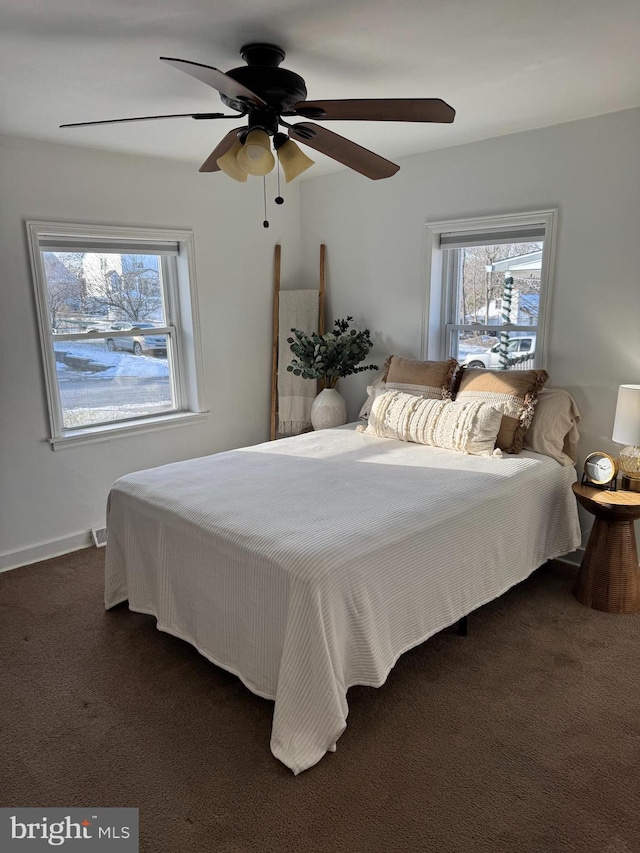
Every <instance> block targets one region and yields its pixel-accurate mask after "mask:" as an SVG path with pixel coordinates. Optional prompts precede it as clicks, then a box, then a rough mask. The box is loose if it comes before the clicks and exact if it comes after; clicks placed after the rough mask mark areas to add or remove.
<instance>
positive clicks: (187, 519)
mask: <svg viewBox="0 0 640 853" xmlns="http://www.w3.org/2000/svg"><path fill="white" fill-rule="evenodd" d="M575 478H576V472H575V469H574V468H573V467H571V466H570V465H568V466H562V465H560V464H558V462H557V461H555V460H554V459H551V458H549V457H548V456H545V455H541V454H539V453H535V452H532V451H528V450H523V451H522V453H520V454H518V455H514V456H508V455H504V456H503V457H502V458H493V457H489V458H487V457H481V456H469V455H465V454H463V453H457V452H454V451H452V450H447V449H441V448H439V447H428V446H423V445H420V444H414V443H410V442H405V441H390V440H388V439H386V438H378V437H375V436H371V435H367V434H362V433H361V432H359V431H358V430H357V428H356V425H355V424H348V425H346V426H344V427H339V428H335V429H326V430H322V431H320V432H312V433H307V434H305V435H301V436H296V437H292V438H286V439H283V440H280V441H277V442H269V443H265V444H259V445H256V446H253V447H245V448H242V449H238V450H232V451H228V452H223V453H219V454H215V455H213V456H208V457H204V458H199V459H193V460H190V461H185V462H179V463H174V464H169V465H164V466H161V467H158V468H154V469H150V470H147V471H141V472H137V473H134V474H130V475H127V476H124V477H122V478H121V479H119V480H118V481H116V483H115V484H114V486H113V488H112V490H111V493H110V496H109V513H108V530H109V538H108V545H107V551H106V578H105V605H106V607H107V608H111V607H113V606H115V605H116V604H118V603H120V602H123V601H125V600H128V602H129V607H130V608H131V610H134V611H137V612H141V613H147V614H151V615H153V616H155V617H156V619H157V627H158V628H159V629H160V630H162V631H167V632H168V633H170V634H173V635H175V636H176V637H180V638H182V639H183V640H186V641H187V642H189V643H191V644H192V645H193V646H195V648H196V649H198V651H199V652H201V653H202V654H203V655H204V656H205V657H206V658H208V659H209V660H210V661H212V662H213V663H215V664H217V665H218V666H221V667H223V668H224V669H226V670H228V671H230V672H232V673H235V675H237V676H238V677H239V678H240V679H241V680H242V681H243V682H244V684H245V685H246V686H247V687H248V688H249V690H251V691H253V692H254V693H256V694H258V695H259V696H263V697H266V698H268V699H271V700H273V701H274V703H275V704H274V715H273V728H272V735H271V750H272V752H273V754H274V756H275V757H276V758H278V759H279V760H280V761H282V762H283V763H284V764H285V765H286V766H287V767H289V768H290V769H291V770H292V771H293V772H294V773H296V774H297V773H300V772H301V771H303V770H305V769H307V768H309V767H311V766H313V765H314V764H316V763H317V762H318V761H319V760H320V759H321V758H322V757H323V756H324V755H325V753H327V752H328V751H333V750H335V749H336V743H337V741H338V739H339V737H340V735H341V734H342V733H343V731H344V729H345V727H346V720H347V713H348V705H347V690H348V689H349V687H351V686H353V685H356V684H358V685H369V686H372V687H380V686H381V685H382V684H383V683H384V682H385V680H386V678H387V676H388V674H389V672H390V670H391V669H392V668H393V666H394V664H395V662H396V661H397V659H398V658H399V657H400V655H401V654H402V653H403V652H405V651H406V650H408V649H410V648H412V647H414V646H416V645H417V644H419V643H422V642H423V641H425V640H426V639H427V638H428V637H430V636H432V635H433V634H435V633H437V632H438V631H440V630H442V629H444V628H445V627H447V626H449V625H452V624H454V623H456V622H457V621H458V620H460V619H461V618H462V617H464V616H465V615H467V614H468V613H470V612H471V611H473V610H474V609H476V608H477V607H479V606H481V605H482V604H485V603H486V602H488V601H490V600H492V599H494V598H496V597H498V596H499V595H501V594H502V593H504V592H505V591H506V590H507V589H509V588H510V587H512V586H513V585H514V584H517V583H518V582H520V581H522V580H523V579H524V578H526V577H527V576H528V575H529V574H531V572H533V571H534V570H535V569H536V568H538V567H539V566H541V565H542V564H543V563H545V562H546V561H547V560H549V559H552V558H555V557H558V556H561V555H563V554H566V553H568V552H570V551H573V550H574V549H575V548H576V547H577V546H578V545H579V543H580V529H579V525H578V515H577V510H576V504H575V499H574V497H573V494H572V491H571V483H572V482H573V481H574V480H575Z"/></svg>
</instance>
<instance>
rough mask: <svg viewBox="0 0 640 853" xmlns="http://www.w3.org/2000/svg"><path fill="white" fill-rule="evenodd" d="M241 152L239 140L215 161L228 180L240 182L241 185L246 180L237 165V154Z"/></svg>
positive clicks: (243, 171)
mask: <svg viewBox="0 0 640 853" xmlns="http://www.w3.org/2000/svg"><path fill="white" fill-rule="evenodd" d="M240 151H242V143H241V142H240V140H239V139H236V141H235V142H234V143H233V145H232V146H231V148H229V150H228V151H227V152H226V153H225V154H223V155H222V157H219V158H218V159H217V160H216V163H217V164H218V166H219V168H220V171H222V172H224V173H225V175H228V176H229V177H230V178H233V179H234V181H242V182H243V183H245V182H246V180H247V173H246V172H245V170H244V169H243V168H242V167H241V166H240V164H239V163H238V154H239V152H240Z"/></svg>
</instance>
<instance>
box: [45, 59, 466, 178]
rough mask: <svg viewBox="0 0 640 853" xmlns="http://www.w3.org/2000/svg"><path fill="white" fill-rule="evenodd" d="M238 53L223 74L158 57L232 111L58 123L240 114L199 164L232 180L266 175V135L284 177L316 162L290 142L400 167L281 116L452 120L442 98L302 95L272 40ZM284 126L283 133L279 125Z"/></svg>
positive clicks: (388, 171)
mask: <svg viewBox="0 0 640 853" xmlns="http://www.w3.org/2000/svg"><path fill="white" fill-rule="evenodd" d="M240 55H241V57H242V59H243V60H244V61H245V62H246V65H243V66H240V67H239V68H233V69H231V70H230V71H227V72H226V73H224V72H222V71H219V70H218V69H217V68H213V67H211V66H209V65H202V64H200V63H198V62H189V61H187V60H185V59H173V58H171V57H168V56H161V57H160V59H161V60H162V61H163V62H166V63H168V64H169V65H172V66H173V67H174V68H177V69H178V70H180V71H184V72H185V73H187V74H190V75H191V76H192V77H195V78H196V79H198V80H201V81H202V82H203V83H206V84H207V85H208V86H211V87H213V88H214V89H217V90H218V92H219V93H220V97H221V99H222V101H223V103H225V104H226V105H227V106H228V107H230V108H231V109H232V110H234V111H235V113H233V114H230V115H229V114H224V113H180V114H175V115H162V116H139V117H135V118H120V119H108V120H106V121H85V122H76V123H74V124H63V125H60V127H87V126H89V125H98V124H117V123H120V122H127V121H151V120H153V119H165V118H194V119H198V120H209V119H227V118H238V115H237V114H239V115H240V116H245V117H246V119H247V123H246V124H245V125H243V126H241V127H236V128H234V129H233V130H230V131H229V132H228V133H227V134H226V135H225V136H224V137H223V138H222V140H221V141H220V142H219V143H218V145H217V146H216V147H215V148H214V150H213V151H212V152H211V154H210V155H209V157H208V158H207V159H206V161H205V162H204V163H203V164H202V166H201V167H200V171H201V172H217V171H223V172H225V173H226V174H228V175H229V176H230V177H233V178H235V179H236V180H240V181H246V179H247V175H248V174H249V175H265V174H266V173H267V172H269V171H271V169H272V168H273V166H274V163H275V160H274V158H273V155H272V154H271V142H270V137H273V146H274V148H275V150H276V152H277V154H278V158H279V160H280V164H281V166H282V167H283V171H284V173H285V178H286V180H287V181H289V180H291V179H292V178H294V177H296V176H297V175H298V174H300V173H301V172H302V171H304V170H305V169H306V168H308V167H309V166H310V165H312V163H313V161H312V160H310V159H309V158H308V157H306V155H304V154H303V153H302V152H301V151H300V149H298V147H297V145H295V144H294V142H293V141H294V140H295V141H297V142H301V143H302V144H303V145H306V146H308V147H309V148H313V149H315V150H316V151H319V152H321V153H322V154H325V155H327V156H328V157H331V158H332V159H333V160H337V161H338V162H339V163H342V164H343V165H344V166H348V167H349V168H350V169H354V170H355V171H356V172H360V174H362V175H365V176H366V177H367V178H371V179H372V180H378V179H380V178H388V177H391V175H394V174H395V173H396V172H397V171H398V169H399V168H400V167H399V166H398V165H397V164H396V163H392V162H390V161H389V160H385V159H384V157H380V156H379V155H378V154H374V153H373V151H369V150H368V149H367V148H363V147H362V146H361V145H357V144H356V143H355V142H351V141H350V140H348V139H345V137H343V136H339V135H338V134H337V133H334V132H333V131H331V130H327V129H326V128H325V127H322V126H321V125H319V124H315V123H312V122H310V121H301V122H297V123H296V124H289V123H288V122H287V121H285V117H286V118H289V117H290V116H291V117H294V118H295V117H299V118H303V119H312V120H313V122H316V121H325V120H326V121H339V120H349V121H412V122H452V121H453V119H454V116H455V110H454V109H453V108H452V107H450V106H449V105H448V104H446V103H445V102H444V101H442V100H440V99H439V98H383V99H363V100H358V99H356V100H327V101H307V100H305V99H306V97H307V88H306V84H305V81H304V80H303V79H302V77H300V75H299V74H295V73H294V72H293V71H288V70H287V69H286V68H280V67H279V66H280V63H281V62H282V61H283V59H284V58H285V52H284V50H282V48H280V47H277V46H276V45H273V44H248V45H245V46H244V47H243V48H242V49H241V51H240ZM280 127H284V128H286V131H287V133H283V132H281V131H280V130H279V128H280Z"/></svg>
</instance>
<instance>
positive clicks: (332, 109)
mask: <svg viewBox="0 0 640 853" xmlns="http://www.w3.org/2000/svg"><path fill="white" fill-rule="evenodd" d="M293 112H294V113H295V114H296V115H300V116H304V117H305V118H312V119H314V121H322V120H324V119H331V120H334V119H347V120H353V121H433V122H452V121H453V119H454V117H455V114H456V111H455V110H454V109H453V107H450V106H449V104H447V103H445V102H444V101H442V100H441V99H440V98H378V99H375V98H374V99H371V100H344V101H300V102H299V103H297V104H296V105H295V106H294V107H293Z"/></svg>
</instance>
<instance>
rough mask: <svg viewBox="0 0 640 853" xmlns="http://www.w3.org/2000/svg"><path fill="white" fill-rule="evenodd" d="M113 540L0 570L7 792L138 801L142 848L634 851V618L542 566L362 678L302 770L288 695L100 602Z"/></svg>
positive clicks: (637, 824) (637, 814)
mask: <svg viewBox="0 0 640 853" xmlns="http://www.w3.org/2000/svg"><path fill="white" fill-rule="evenodd" d="M103 557H104V552H103V551H96V550H93V549H87V550H84V551H80V552H77V553H75V554H72V555H68V556H66V557H60V558H57V559H54V560H47V561H45V562H42V563H38V564H36V565H33V566H28V567H25V568H21V569H17V570H15V571H12V572H7V573H5V574H2V575H0V666H1V667H2V669H1V684H2V698H1V702H0V735H1V736H0V806H12V807H18V806H63V807H71V806H84V807H90V806H97V807H107V806H137V807H139V809H140V836H141V844H140V849H141V851H145V853H165V851H166V853H187V851H189V853H209V851H212V853H253V851H256V853H279V851H296V853H297V851H301V852H302V853H341V851H345V853H346V851H349V853H358V851H363V853H365V851H366V853H377V851H384V852H385V853H386V852H387V851H408V853H413V851H415V852H416V853H418V851H420V853H422V851H429V853H463V851H464V852H465V853H466V851H474V853H525V851H526V853H534V851H535V853H553V851H577V853H637V851H639V850H640V811H639V805H640V654H639V649H640V616H636V617H634V616H616V615H609V614H604V613H599V612H597V611H594V610H590V609H588V608H586V607H583V606H582V605H581V604H579V603H578V602H577V601H575V599H574V598H573V596H572V594H571V582H572V578H571V576H570V572H569V573H568V572H567V570H566V569H562V568H561V567H559V566H554V567H552V569H551V571H548V572H537V573H535V574H534V575H533V576H532V577H531V578H530V579H529V580H528V581H526V582H525V583H523V584H521V585H520V586H518V587H517V588H515V589H513V590H511V591H510V592H509V593H507V594H506V595H505V596H503V597H502V598H501V599H499V600H498V601H495V602H493V603H491V604H489V605H487V606H486V607H484V608H482V609H481V610H480V611H478V612H477V613H476V614H474V615H472V616H471V617H470V620H469V628H470V633H469V636H468V637H467V638H465V639H463V638H461V637H459V636H458V635H457V634H456V632H455V631H454V630H448V631H445V632H443V633H441V634H439V635H438V636H436V637H433V638H432V639H431V640H430V641H429V642H427V643H425V644H423V645H422V646H420V647H419V648H417V649H414V650H413V651H410V652H408V653H407V654H406V655H404V656H403V657H402V658H401V659H400V661H399V662H398V664H397V666H396V668H395V669H394V670H393V672H392V673H391V675H390V677H389V679H388V681H387V683H386V684H385V685H384V686H383V687H382V688H380V689H379V690H374V689H370V688H363V687H358V688H353V689H352V690H350V691H349V706H350V714H349V725H348V727H347V730H346V732H345V734H344V735H343V736H342V738H341V739H340V741H339V743H338V750H337V752H336V753H335V754H333V755H328V756H326V757H325V758H324V759H323V760H322V761H321V762H320V763H319V764H318V765H317V766H316V767H314V768H312V769H311V770H308V771H306V772H305V773H303V774H301V775H300V776H298V777H294V776H293V775H292V774H291V773H290V771H288V770H287V769H286V768H285V767H284V766H283V765H281V764H280V763H279V762H278V761H276V759H275V758H273V757H272V755H271V753H270V751H269V733H270V728H271V715H272V704H271V703H270V702H268V701H266V700H264V699H260V698H258V697H256V696H253V695H252V694H251V693H250V692H249V691H248V690H247V689H246V688H245V687H244V686H243V685H242V684H241V683H240V681H239V680H238V679H236V678H235V677H234V676H232V675H229V674H228V673H226V672H223V671H222V670H220V669H218V668H217V667H215V666H213V665H212V664H210V663H208V662H207V661H206V660H205V659H204V658H202V657H201V656H200V655H199V654H198V653H197V652H196V651H195V650H194V649H192V648H191V646H189V645H187V644H186V643H184V642H182V641H180V640H177V639H175V638H174V637H171V636H168V635H167V634H162V633H160V632H159V631H157V630H156V628H155V621H154V620H153V619H152V618H150V617H147V616H142V615H139V614H135V613H131V612H130V611H129V610H128V609H127V608H126V607H119V608H117V609H116V610H114V611H111V612H109V613H105V612H104V610H103V606H102V565H103Z"/></svg>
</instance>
